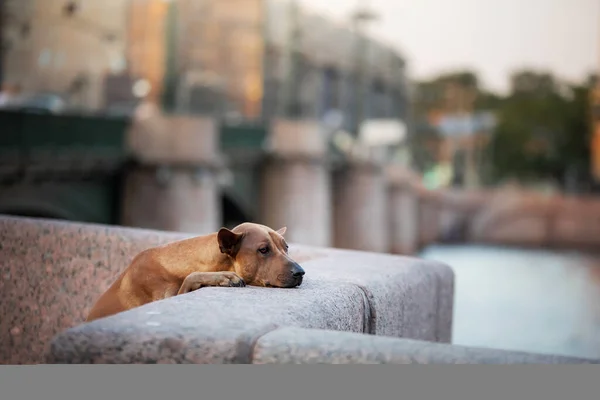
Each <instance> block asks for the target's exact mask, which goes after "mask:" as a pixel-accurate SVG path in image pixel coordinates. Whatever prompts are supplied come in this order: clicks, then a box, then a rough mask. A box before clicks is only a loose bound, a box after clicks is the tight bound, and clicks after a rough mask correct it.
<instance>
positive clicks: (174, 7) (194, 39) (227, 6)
mask: <svg viewBox="0 0 600 400" xmlns="http://www.w3.org/2000/svg"><path fill="white" fill-rule="evenodd" d="M5 2H6V5H5V7H4V9H5V14H6V20H7V24H6V25H5V26H4V27H3V35H4V43H5V44H6V51H5V57H4V62H3V66H4V81H6V82H11V83H13V84H18V85H20V86H21V88H22V90H23V91H25V92H36V91H37V92H40V91H43V92H57V93H61V94H63V95H65V96H67V97H68V98H69V100H70V102H71V103H73V104H76V105H78V106H80V107H82V108H84V109H91V110H99V109H102V108H105V107H107V106H110V105H111V104H115V103H117V104H119V103H126V102H127V101H132V100H134V99H135V98H136V97H149V98H151V99H154V100H156V101H160V102H162V103H163V104H164V105H165V107H167V108H169V109H172V110H178V111H181V112H193V113H200V114H214V115H218V116H222V117H226V118H231V119H238V120H239V119H243V120H246V121H248V120H255V121H257V120H266V119H269V118H271V117H273V116H276V115H280V116H287V117H295V118H306V119H327V118H329V119H330V120H332V119H333V120H335V121H340V123H341V125H342V126H343V127H344V128H345V129H346V130H348V131H351V132H353V133H357V131H358V129H359V126H360V123H361V122H362V121H363V120H364V119H396V120H405V119H406V117H407V115H408V105H409V104H408V91H407V80H406V72H405V60H404V59H403V57H402V56H401V55H400V54H399V53H398V52H397V51H395V50H394V49H392V48H390V47H388V46H385V45H383V44H381V43H378V42H376V41H374V40H371V39H370V38H368V37H366V36H365V35H362V34H360V32H358V29H355V27H353V26H351V24H350V23H348V24H340V23H334V22H332V21H330V20H327V19H326V18H323V17H321V16H319V15H316V14H313V13H310V12H308V11H306V10H304V9H301V8H299V7H297V6H296V4H295V2H285V1H277V0H227V1H225V0H172V1H165V0H104V1H102V2H100V1H81V0H79V1H77V0H73V1H67V0H5ZM332 116H333V117H332Z"/></svg>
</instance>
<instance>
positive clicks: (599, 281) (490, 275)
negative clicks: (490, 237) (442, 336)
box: [421, 245, 600, 358]
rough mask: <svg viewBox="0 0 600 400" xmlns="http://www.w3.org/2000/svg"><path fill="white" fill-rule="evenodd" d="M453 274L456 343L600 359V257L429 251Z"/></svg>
mask: <svg viewBox="0 0 600 400" xmlns="http://www.w3.org/2000/svg"><path fill="white" fill-rule="evenodd" d="M421 257H423V258H426V259H434V260H438V261H441V262H444V263H446V264H448V265H449V266H450V267H452V269H453V270H454V272H455V285H456V286H455V303H454V329H453V343H454V344H460V345H468V346H477V347H488V348H498V349H509V350H522V351H529V352H537V353H550V354H561V355H571V356H580V357H596V358H600V256H598V255H596V256H592V255H586V254H582V253H578V252H565V251H561V252H553V251H546V250H524V249H513V248H502V247H486V246H473V245H466V246H431V247H428V248H427V249H425V250H424V251H423V252H422V254H421Z"/></svg>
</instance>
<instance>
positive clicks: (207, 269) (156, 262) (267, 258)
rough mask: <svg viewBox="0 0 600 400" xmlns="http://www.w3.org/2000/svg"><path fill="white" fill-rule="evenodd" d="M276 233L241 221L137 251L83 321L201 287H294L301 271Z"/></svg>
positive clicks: (300, 280) (300, 276) (280, 232)
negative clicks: (232, 226) (226, 227)
mask: <svg viewBox="0 0 600 400" xmlns="http://www.w3.org/2000/svg"><path fill="white" fill-rule="evenodd" d="M285 231H286V228H282V229H280V230H279V231H277V232H276V231H274V230H273V229H271V228H269V227H266V226H264V225H258V224H252V223H244V224H241V225H239V226H237V227H235V228H234V229H233V230H228V229H225V228H221V230H219V232H218V233H213V234H210V235H206V236H198V237H194V238H190V239H185V240H181V241H178V242H174V243H170V244H167V245H164V246H161V247H155V248H151V249H148V250H145V251H143V252H141V253H140V254H138V255H137V256H136V257H135V258H134V259H133V261H132V262H131V264H130V265H129V266H128V267H127V269H125V271H123V273H122V274H121V275H120V276H119V277H118V278H117V280H116V281H115V282H114V283H113V284H112V285H111V286H110V287H109V288H108V290H107V291H106V292H105V293H104V294H103V295H102V296H101V297H100V299H98V301H97V302H96V304H95V305H94V307H92V310H91V311H90V313H89V315H88V317H87V320H86V321H88V322H89V321H92V320H95V319H98V318H102V317H106V316H109V315H113V314H116V313H119V312H121V311H125V310H129V309H131V308H134V307H139V306H141V305H143V304H146V303H150V302H153V301H156V300H161V299H165V298H167V297H172V296H176V295H179V294H183V293H188V292H191V291H193V290H196V289H199V288H201V287H205V286H245V285H246V284H249V285H253V286H264V287H286V288H291V287H296V286H299V285H300V284H301V283H302V277H303V275H304V270H303V269H302V268H301V267H300V266H299V265H298V264H297V263H296V262H295V261H293V260H292V259H291V258H290V257H289V256H288V252H287V250H288V246H287V243H286V242H285V240H284V238H283V235H284V234H285Z"/></svg>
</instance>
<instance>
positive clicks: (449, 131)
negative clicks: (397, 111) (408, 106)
mask: <svg viewBox="0 0 600 400" xmlns="http://www.w3.org/2000/svg"><path fill="white" fill-rule="evenodd" d="M478 95H479V89H478V86H477V82H476V78H475V77H474V76H472V75H471V74H469V73H464V74H450V75H448V76H443V77H440V78H438V79H435V80H432V81H429V82H421V83H419V84H418V85H417V87H416V93H415V96H414V107H413V108H414V112H415V119H416V128H415V129H416V132H415V135H417V137H419V139H420V142H419V143H417V146H421V147H423V148H424V149H425V152H427V153H428V156H429V159H428V160H427V162H426V163H424V164H423V165H420V166H418V167H420V169H422V170H423V171H424V172H425V173H426V176H427V177H430V178H429V179H431V181H432V184H433V185H435V186H438V185H441V186H445V185H451V184H454V185H457V186H467V187H475V186H478V185H479V182H480V171H481V170H482V165H483V160H482V152H483V149H484V148H485V146H486V144H487V142H488V141H489V137H490V133H491V132H492V130H493V128H494V125H495V117H494V114H493V113H492V112H490V111H484V110H476V107H475V102H476V100H477V98H478ZM416 151H417V152H418V151H419V150H418V149H417V150H416ZM422 158H427V157H422Z"/></svg>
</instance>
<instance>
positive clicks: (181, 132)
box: [122, 108, 222, 234]
mask: <svg viewBox="0 0 600 400" xmlns="http://www.w3.org/2000/svg"><path fill="white" fill-rule="evenodd" d="M218 137H219V136H218V129H217V126H216V124H215V122H214V121H213V120H212V119H209V118H199V117H189V116H165V115H161V114H160V113H159V112H158V111H157V110H156V109H154V108H147V109H143V108H142V109H141V110H139V112H138V115H137V116H136V118H135V121H134V123H133V127H132V129H131V131H130V133H129V147H130V149H131V151H132V153H133V156H134V158H135V160H136V162H135V164H134V165H133V166H132V167H131V168H130V169H129V170H128V171H127V173H126V177H125V182H124V184H125V188H124V196H123V199H122V200H123V204H122V224H123V225H127V226H134V227H140V228H147V229H158V230H168V231H177V232H187V233H193V234H205V233H210V232H214V231H216V230H217V229H218V228H219V227H220V226H221V219H222V218H221V214H222V210H221V202H220V190H219V185H218V174H219V172H220V170H221V168H222V166H221V165H222V163H221V157H220V154H219V149H218V147H219V146H218V143H219V142H218Z"/></svg>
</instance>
